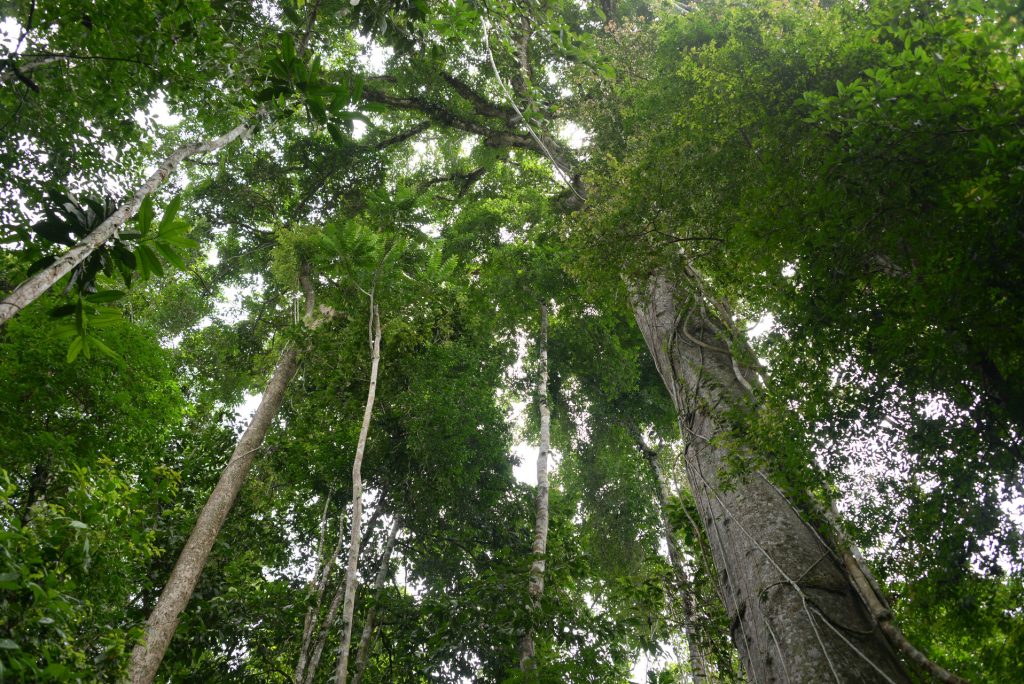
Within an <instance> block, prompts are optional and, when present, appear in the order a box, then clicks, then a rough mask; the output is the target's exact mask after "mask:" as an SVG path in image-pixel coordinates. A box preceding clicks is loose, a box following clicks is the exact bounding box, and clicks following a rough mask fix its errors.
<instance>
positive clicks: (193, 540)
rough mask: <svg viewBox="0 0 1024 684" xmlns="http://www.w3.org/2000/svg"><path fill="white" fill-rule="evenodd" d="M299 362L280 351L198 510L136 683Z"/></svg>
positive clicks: (166, 640) (169, 630) (172, 623)
mask: <svg viewBox="0 0 1024 684" xmlns="http://www.w3.org/2000/svg"><path fill="white" fill-rule="evenodd" d="M298 361H299V354H298V351H297V350H296V349H295V347H293V346H289V347H287V348H286V349H285V350H284V351H283V352H282V353H281V358H280V360H279V361H278V363H277V367H276V368H275V369H274V373H273V375H271V377H270V382H269V383H267V388H266V390H264V392H263V398H262V399H261V400H260V405H259V407H258V408H257V409H256V413H254V414H253V417H252V420H251V421H250V423H249V426H248V427H247V428H246V429H245V432H244V433H243V434H242V437H241V438H240V439H239V440H238V443H237V444H236V445H235V450H234V453H232V455H231V460H230V461H228V463H227V465H225V466H224V469H223V470H222V471H221V474H220V479H219V480H218V481H217V485H216V486H215V487H214V488H213V491H212V492H211V493H210V498H209V499H207V501H206V505H205V506H204V507H203V510H202V512H201V513H200V514H199V518H198V519H197V520H196V524H195V527H193V528H192V533H191V534H190V535H189V538H188V541H187V542H185V548H184V549H182V551H181V555H180V556H178V560H177V562H176V563H175V564H174V569H173V570H172V571H171V576H170V578H169V579H168V580H167V584H166V585H165V586H164V589H163V592H161V594H160V598H159V599H158V600H157V603H156V607H155V608H154V609H153V612H152V613H151V614H150V616H149V619H148V620H147V621H146V636H145V641H143V642H142V643H140V644H138V645H136V646H135V648H134V650H133V651H132V658H131V664H130V666H129V679H130V681H131V682H132V684H149V682H152V681H153V678H154V677H155V676H156V671H157V668H158V667H159V666H160V661H161V660H163V657H164V653H166V652H167V647H168V645H169V644H170V643H171V638H172V637H173V636H174V630H175V629H177V627H178V622H179V620H180V619H181V613H182V611H183V610H185V607H186V606H187V605H188V602H189V600H190V599H191V598H192V592H193V591H194V590H195V587H196V584H197V583H198V582H199V575H200V574H201V573H202V571H203V567H204V566H205V565H206V560H207V558H208V557H209V555H210V550H211V549H212V548H213V544H214V542H215V541H216V539H217V535H218V534H219V533H220V529H221V527H222V526H223V525H224V521H225V520H226V519H227V517H228V513H229V512H230V511H231V508H232V506H234V504H235V499H236V498H237V497H238V493H239V492H240V491H241V489H242V485H243V484H244V483H245V478H246V476H247V475H248V474H249V470H250V469H251V468H252V464H253V460H254V459H255V455H256V451H258V450H259V449H260V447H262V446H263V438H264V437H265V436H266V434H267V430H268V429H269V428H270V425H271V423H272V422H273V420H274V417H275V416H276V415H277V411H278V409H279V408H280V407H281V403H282V401H283V400H284V392H285V388H287V386H288V383H289V381H290V380H291V379H292V378H293V377H294V376H295V372H296V370H297V369H298V365H299V364H298Z"/></svg>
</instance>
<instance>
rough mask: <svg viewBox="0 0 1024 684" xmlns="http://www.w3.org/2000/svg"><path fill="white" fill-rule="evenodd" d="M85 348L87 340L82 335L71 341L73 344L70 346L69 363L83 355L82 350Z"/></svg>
mask: <svg viewBox="0 0 1024 684" xmlns="http://www.w3.org/2000/svg"><path fill="white" fill-rule="evenodd" d="M84 346H85V338H84V337H83V336H81V335H79V336H78V337H76V338H75V339H73V340H71V344H70V345H68V355H67V362H68V363H72V362H73V361H74V360H75V359H77V358H78V355H79V354H81V353H82V349H83V348H84Z"/></svg>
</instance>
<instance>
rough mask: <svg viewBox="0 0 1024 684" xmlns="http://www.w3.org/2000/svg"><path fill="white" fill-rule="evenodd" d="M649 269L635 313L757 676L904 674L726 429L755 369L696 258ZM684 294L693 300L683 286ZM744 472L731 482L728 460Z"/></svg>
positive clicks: (843, 583)
mask: <svg viewBox="0 0 1024 684" xmlns="http://www.w3.org/2000/svg"><path fill="white" fill-rule="evenodd" d="M682 280H683V282H684V288H683V289H682V290H677V289H676V287H674V286H673V284H672V283H671V282H670V281H669V280H668V279H667V278H665V277H664V276H662V275H657V276H653V277H652V278H651V279H650V281H649V282H648V283H646V284H645V287H644V288H643V291H636V292H634V301H633V309H634V313H635V315H636V319H637V323H638V324H639V327H640V330H641V332H642V333H643V335H644V338H645V340H646V342H647V346H648V349H649V350H650V352H651V355H652V356H653V357H654V361H655V363H656V364H657V367H658V370H659V372H660V373H661V376H662V379H663V380H664V382H665V385H666V387H667V388H668V390H669V394H670V395H671V397H672V400H673V402H674V404H675V406H676V409H677V410H678V412H679V422H680V428H681V430H682V433H683V439H684V441H685V443H686V453H685V460H686V470H687V475H688V477H689V480H690V483H691V485H692V487H693V493H694V497H695V499H696V502H697V508H698V511H699V513H700V517H701V521H702V523H703V525H704V526H705V529H706V530H707V533H708V538H709V540H710V544H711V552H712V556H713V558H714V562H715V566H716V568H717V569H718V578H719V582H720V585H721V586H720V589H721V593H722V595H723V596H724V598H725V604H726V611H727V612H728V614H729V616H730V618H731V619H732V637H733V641H734V643H735V644H736V646H737V648H738V649H739V652H740V657H741V660H742V662H743V664H744V667H745V668H746V671H747V674H748V676H749V678H750V680H751V681H752V682H757V683H767V682H808V683H818V682H837V683H838V682H842V683H844V684H845V683H847V682H892V683H896V682H899V683H903V682H907V681H908V679H907V675H906V674H905V672H904V670H903V667H902V664H901V663H900V661H899V659H898V658H897V656H896V655H895V653H894V652H893V650H892V648H891V647H890V645H889V643H888V641H887V640H886V637H885V635H884V634H883V633H882V630H881V629H880V628H879V626H878V624H877V622H876V621H875V620H874V619H873V618H872V616H871V615H870V614H869V613H868V612H867V611H866V609H865V606H864V604H863V602H862V600H861V598H860V597H859V596H858V594H857V591H856V589H855V588H854V586H853V584H852V583H851V580H850V578H849V577H848V576H847V574H846V572H844V569H843V567H842V563H841V561H840V560H838V559H837V558H836V556H835V555H834V553H833V552H832V550H831V549H829V548H828V547H826V546H825V544H824V543H823V542H822V540H821V538H820V537H819V536H818V535H817V534H816V533H815V532H814V530H813V529H812V528H811V527H810V526H809V525H807V524H806V523H805V522H804V521H803V520H802V519H801V518H800V516H799V515H798V514H797V512H796V511H795V509H794V508H793V507H792V506H791V505H790V504H789V502H788V501H787V500H786V498H785V497H784V496H783V495H782V493H781V492H780V491H779V490H778V489H776V488H775V487H774V486H773V485H772V484H771V482H770V481H769V480H768V478H767V474H766V473H765V472H764V470H763V469H762V468H760V467H758V466H756V465H754V459H755V454H753V453H751V452H750V451H749V450H747V449H746V448H744V447H743V445H742V444H737V442H736V439H735V437H732V436H730V435H728V434H726V433H727V431H728V416H729V413H730V412H731V411H743V410H744V409H745V408H746V407H748V406H749V405H750V402H751V400H752V398H753V395H752V392H751V383H752V382H754V380H755V379H754V377H753V375H752V374H751V373H749V372H748V371H744V370H743V369H742V368H741V367H740V365H739V364H738V363H737V361H736V359H734V357H733V355H732V354H731V353H730V351H729V348H728V346H727V345H728V341H729V340H730V335H729V330H728V328H727V325H726V323H724V322H723V321H722V320H721V318H720V316H718V315H716V314H715V313H714V312H713V311H709V310H708V307H709V303H708V302H706V301H704V300H703V298H702V297H701V295H700V294H699V293H701V292H702V283H701V282H700V281H699V276H698V274H696V273H695V272H694V271H693V270H692V269H689V268H687V269H686V273H685V275H684V276H683V277H682ZM683 295H689V303H687V302H684V301H682V300H681V296H683ZM736 463H739V464H741V465H742V464H744V463H746V464H749V465H750V472H747V473H745V474H742V475H740V476H738V477H735V478H733V479H731V480H729V481H728V482H727V481H726V476H725V474H724V471H725V470H726V468H727V467H728V466H730V465H732V464H736Z"/></svg>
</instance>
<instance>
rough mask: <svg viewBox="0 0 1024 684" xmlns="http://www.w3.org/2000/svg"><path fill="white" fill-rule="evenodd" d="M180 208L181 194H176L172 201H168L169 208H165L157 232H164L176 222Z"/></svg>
mask: <svg viewBox="0 0 1024 684" xmlns="http://www.w3.org/2000/svg"><path fill="white" fill-rule="evenodd" d="M179 209H181V195H180V194H178V195H175V196H174V197H173V198H172V199H171V201H170V202H168V203H167V208H166V209H164V215H163V217H162V218H161V219H160V225H158V226H157V233H163V232H164V231H165V230H166V229H167V228H168V227H169V226H170V225H171V224H172V223H173V222H174V219H175V217H176V216H177V215H178V210H179Z"/></svg>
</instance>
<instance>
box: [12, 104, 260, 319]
mask: <svg viewBox="0 0 1024 684" xmlns="http://www.w3.org/2000/svg"><path fill="white" fill-rule="evenodd" d="M257 118H258V117H257ZM254 126H255V120H254V121H247V122H245V123H242V124H239V125H237V126H235V127H234V128H232V129H231V130H230V131H228V132H227V133H225V134H224V135H222V136H219V137H217V138H210V139H209V140H205V141H203V142H200V143H191V144H188V145H183V146H181V147H179V148H178V149H176V150H175V151H174V152H172V153H171V155H170V156H169V157H167V158H166V159H165V160H164V161H163V163H161V164H160V166H158V167H157V169H156V171H154V172H153V173H152V175H150V176H149V178H147V179H146V181H145V182H144V183H143V184H142V185H141V186H139V189H138V190H136V191H135V194H134V195H132V197H131V199H129V200H128V201H127V202H125V203H124V204H122V205H121V206H120V207H118V208H117V210H116V211H115V212H114V213H113V214H111V215H110V216H108V217H107V219H106V220H105V221H103V223H101V224H100V225H98V226H96V228H95V229H94V230H93V231H92V232H91V233H89V234H88V235H86V236H85V237H84V238H82V239H81V240H80V241H79V242H78V244H76V245H75V246H74V247H72V248H71V249H69V250H68V251H66V252H64V254H62V255H61V256H60V257H58V258H57V260H56V261H55V262H54V263H52V264H50V265H49V266H47V267H46V268H44V269H42V270H41V271H38V272H37V273H35V274H33V275H32V276H30V277H29V278H27V279H26V280H25V281H24V282H22V283H21V284H20V285H18V287H16V288H15V289H14V291H13V292H11V294H9V295H7V297H5V298H4V300H3V301H2V302H0V327H3V326H4V325H5V324H6V323H7V321H9V320H11V319H12V318H14V317H15V316H16V315H17V314H18V312H19V311H21V310H22V309H24V308H25V307H26V306H28V305H29V304H31V303H32V302H34V301H35V300H36V299H38V298H39V297H40V296H42V294H43V293H44V292H46V291H47V290H48V289H50V287H51V286H52V285H53V284H54V283H56V282H57V281H58V280H60V279H61V278H63V277H64V276H65V275H67V274H68V273H70V272H71V271H72V270H74V268H75V267H76V266H78V265H79V264H81V263H82V262H83V261H85V260H86V259H87V258H89V255H90V254H92V253H93V252H94V251H95V250H96V249H97V248H99V247H100V246H101V245H103V244H104V243H105V242H107V241H108V240H111V239H113V238H115V237H117V235H118V233H120V232H121V228H123V227H124V224H125V223H126V222H127V221H128V219H130V218H131V217H132V216H134V215H135V213H136V212H137V211H138V210H139V207H140V206H142V202H143V200H145V199H146V197H147V196H148V195H150V194H152V193H153V192H155V191H156V190H157V189H158V188H159V187H160V186H161V185H163V184H164V182H165V181H166V180H167V179H168V178H169V177H170V175H171V174H172V173H174V171H175V169H177V168H178V166H179V165H180V164H181V162H183V161H184V160H186V159H188V158H189V157H194V156H195V155H197V154H206V153H208V152H215V151H216V150H219V149H221V148H222V147H225V146H226V145H228V144H229V143H231V142H233V141H235V140H239V139H242V140H244V139H245V138H247V137H249V134H250V133H251V132H252V129H253V127H254Z"/></svg>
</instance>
